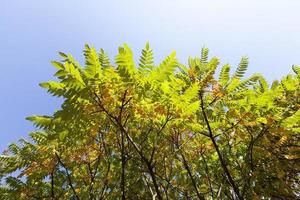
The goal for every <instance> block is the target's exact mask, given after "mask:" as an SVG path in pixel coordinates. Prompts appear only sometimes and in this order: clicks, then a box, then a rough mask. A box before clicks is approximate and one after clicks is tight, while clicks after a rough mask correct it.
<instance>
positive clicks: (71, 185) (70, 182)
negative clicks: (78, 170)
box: [55, 152, 79, 200]
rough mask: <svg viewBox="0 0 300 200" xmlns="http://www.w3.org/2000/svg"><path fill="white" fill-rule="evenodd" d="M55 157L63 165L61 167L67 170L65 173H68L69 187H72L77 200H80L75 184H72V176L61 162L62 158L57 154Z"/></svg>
mask: <svg viewBox="0 0 300 200" xmlns="http://www.w3.org/2000/svg"><path fill="white" fill-rule="evenodd" d="M55 155H56V157H57V159H58V162H59V163H60V164H61V166H62V167H63V168H64V169H65V171H66V174H67V179H68V183H69V186H70V187H71V189H72V191H73V194H74V196H75V197H76V199H78V200H79V197H78V195H77V193H76V190H75V188H74V186H73V184H72V179H71V175H70V173H69V171H68V169H67V168H66V166H65V165H64V163H63V162H62V161H61V159H60V156H59V155H58V154H57V153H56V152H55Z"/></svg>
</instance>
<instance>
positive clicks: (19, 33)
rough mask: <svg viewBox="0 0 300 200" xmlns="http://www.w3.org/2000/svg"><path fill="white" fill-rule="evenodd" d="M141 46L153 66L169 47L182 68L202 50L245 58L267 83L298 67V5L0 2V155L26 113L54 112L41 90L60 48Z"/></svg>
mask: <svg viewBox="0 0 300 200" xmlns="http://www.w3.org/2000/svg"><path fill="white" fill-rule="evenodd" d="M146 41H149V42H150V45H151V46H152V48H153V49H154V52H155V57H156V62H157V63H158V62H159V61H160V60H161V59H162V58H163V57H165V56H167V55H168V54H169V53H170V52H171V51H172V50H176V51H177V56H178V58H179V60H180V61H181V62H183V63H184V62H186V59H187V57H188V56H198V55H199V54H200V50H201V47H202V46H204V45H205V46H207V47H209V49H210V53H211V55H214V56H218V57H220V58H221V61H222V63H230V64H231V65H232V66H236V65H237V64H238V62H239V59H240V58H241V56H244V55H246V56H248V57H249V58H250V69H249V71H248V72H249V73H248V74H250V73H254V72H261V73H262V74H264V75H265V76H266V77H267V79H268V80H269V81H271V80H273V79H278V78H281V77H282V76H283V75H285V74H287V73H289V72H291V65H292V64H300V1H299V0H247V1H246V0H226V1H225V0H206V1H204V0H194V1H193V0H151V1H150V0H118V1H117V0H84V1H83V0H48V1H46V0H43V1H39V0H26V1H24V0H0V151H2V150H3V149H4V148H5V147H6V146H7V145H8V144H9V143H11V142H13V141H17V140H18V139H19V138H20V137H27V134H28V132H29V131H32V130H34V128H33V126H32V125H31V123H30V122H27V121H26V120H25V119H24V118H25V117H26V116H29V115H33V114H51V113H52V112H53V111H54V110H55V109H58V108H59V101H58V100H57V99H55V98H53V97H50V96H49V95H48V94H47V93H46V92H45V91H44V90H43V89H41V88H39V86H38V83H39V82H43V81H47V80H50V79H51V78H52V74H53V73H54V68H53V67H52V66H51V65H50V61H51V60H55V59H58V58H59V57H58V56H57V52H58V51H63V52H67V53H71V54H73V55H74V57H75V58H77V59H78V60H79V61H82V49H83V46H84V44H85V43H89V44H91V45H93V46H95V47H96V48H97V49H100V48H104V49H105V50H106V51H107V52H108V53H109V55H110V57H111V58H113V57H114V56H115V55H116V53H117V48H118V46H120V45H122V44H123V43H124V42H126V43H127V44H128V45H129V46H130V47H132V49H133V50H134V52H135V53H136V54H139V53H140V51H141V49H142V48H143V47H144V45H145V43H146Z"/></svg>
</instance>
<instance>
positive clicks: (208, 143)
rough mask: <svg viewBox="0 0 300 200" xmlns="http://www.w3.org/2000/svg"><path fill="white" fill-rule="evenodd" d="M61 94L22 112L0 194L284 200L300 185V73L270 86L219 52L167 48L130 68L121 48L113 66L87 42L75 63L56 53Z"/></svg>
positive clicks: (2, 165)
mask: <svg viewBox="0 0 300 200" xmlns="http://www.w3.org/2000/svg"><path fill="white" fill-rule="evenodd" d="M60 55H61V56H62V59H63V61H61V62H57V61H54V62H52V64H53V65H54V67H56V68H57V72H56V73H55V77H56V78H57V81H49V82H46V83H41V84H40V86H41V87H43V88H46V89H47V90H48V92H49V93H50V94H52V95H53V96H57V97H60V98H63V100H64V102H63V103H62V105H61V109H60V110H58V111H56V112H55V113H54V114H53V115H51V116H38V115H35V116H31V117H28V118H27V119H28V120H30V121H32V122H33V123H34V125H35V126H36V127H37V128H38V130H37V131H35V132H32V133H30V137H31V141H27V140H24V139H21V140H20V141H19V144H11V145H10V146H9V147H8V149H7V150H6V151H5V152H4V153H3V155H1V157H0V178H1V182H0V184H1V185H0V199H3V200H6V199H53V200H54V199H77V200H79V199H91V200H94V199H123V200H124V199H159V200H162V199H201V200H202V199H270V198H271V199H276V198H277V199H294V198H296V197H297V195H298V194H299V192H300V186H299V179H300V177H299V172H300V171H299V170H300V162H299V160H300V157H299V155H300V148H299V139H300V136H299V132H300V127H299V125H300V111H299V106H300V102H299V101H300V98H299V94H300V90H299V88H300V87H299V84H300V82H299V81H300V73H299V72H300V68H299V67H297V66H293V70H294V71H295V75H292V74H290V75H288V76H286V77H284V78H283V79H282V80H281V81H274V82H273V84H272V86H271V87H269V86H268V83H267V82H266V81H265V79H264V78H263V76H262V75H260V74H254V75H252V76H250V77H248V78H243V77H244V74H245V71H246V69H247V66H248V59H247V58H246V57H245V58H242V59H241V62H240V64H239V65H238V67H237V69H236V70H235V71H234V72H233V73H230V69H231V66H230V65H228V64H226V65H224V66H222V67H221V70H220V73H216V70H217V68H218V67H219V65H220V64H219V60H218V58H215V57H214V58H211V59H210V60H209V59H208V49H207V48H203V49H202V52H201V57H200V58H198V57H195V58H189V59H188V64H187V65H183V64H181V63H179V62H178V61H177V60H176V57H175V52H173V53H171V54H170V55H169V56H168V57H166V59H165V60H164V61H163V62H162V63H161V64H160V65H158V66H155V65H154V62H153V52H152V50H151V48H150V46H149V44H147V45H146V47H145V48H144V49H143V50H142V56H141V58H140V60H139V64H138V67H136V65H135V63H134V59H133V53H132V51H131V50H130V48H129V47H128V46H126V45H124V46H123V47H120V48H119V54H118V55H117V56H116V57H115V66H113V65H112V64H111V63H110V60H109V58H108V56H107V54H106V53H105V52H104V51H103V50H102V49H101V50H100V52H97V51H96V50H95V48H92V47H90V46H88V45H86V47H85V50H84V56H85V66H84V67H82V66H80V64H79V63H78V62H76V61H75V60H74V59H73V58H72V56H71V55H67V54H64V53H60Z"/></svg>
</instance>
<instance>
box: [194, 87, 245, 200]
mask: <svg viewBox="0 0 300 200" xmlns="http://www.w3.org/2000/svg"><path fill="white" fill-rule="evenodd" d="M202 95H203V94H202V92H201V91H200V92H199V97H200V101H201V102H200V106H201V110H202V114H203V117H204V120H205V123H206V126H207V129H208V132H209V138H210V140H211V141H212V143H213V146H214V148H215V150H216V152H217V154H218V158H219V160H220V163H221V166H222V168H223V170H224V172H225V174H226V176H227V178H228V182H229V184H230V185H231V186H232V188H233V190H234V192H235V194H236V195H237V197H238V198H239V199H240V200H243V199H244V198H243V197H242V196H241V194H240V191H239V188H238V187H237V186H236V184H235V182H234V180H233V178H232V175H231V174H230V172H229V170H228V168H227V164H226V162H225V160H224V158H223V156H222V154H221V151H220V149H219V146H218V145H217V142H216V139H215V137H214V135H213V132H212V129H211V127H210V123H209V121H208V118H207V116H206V113H205V109H204V102H203V96H202Z"/></svg>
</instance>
